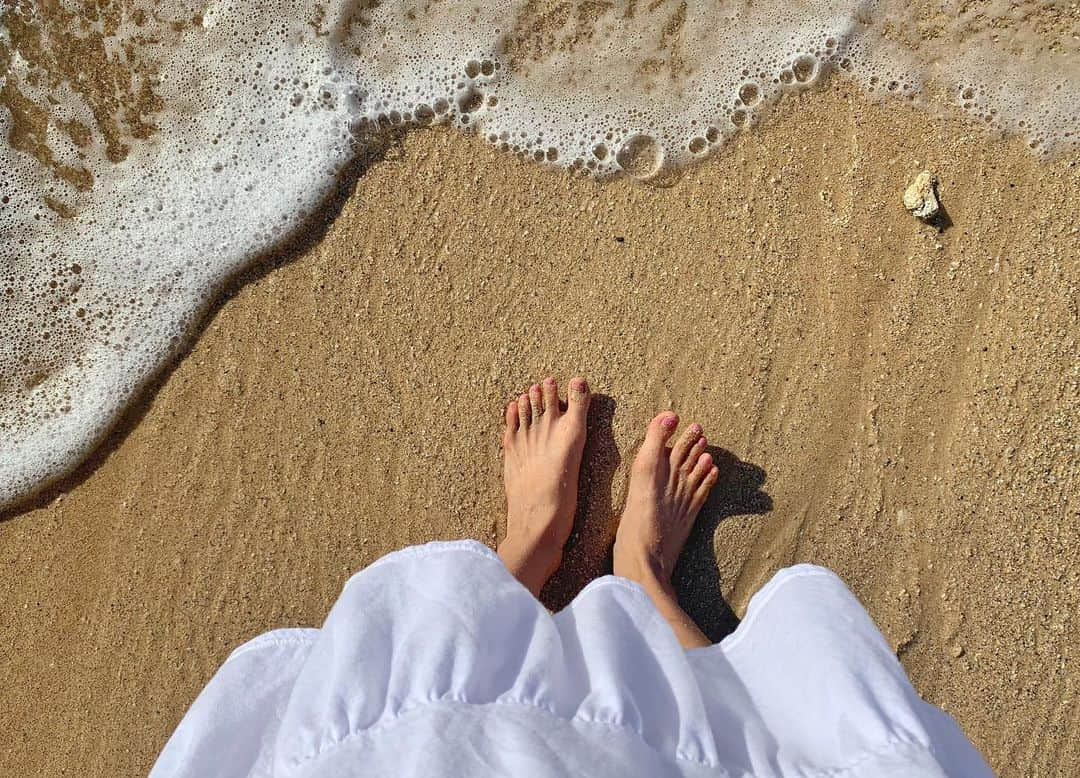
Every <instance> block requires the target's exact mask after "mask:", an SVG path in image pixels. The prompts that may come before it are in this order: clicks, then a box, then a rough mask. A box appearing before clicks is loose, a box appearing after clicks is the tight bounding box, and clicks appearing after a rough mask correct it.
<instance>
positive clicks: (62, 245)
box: [0, 0, 1080, 505]
mask: <svg viewBox="0 0 1080 778" xmlns="http://www.w3.org/2000/svg"><path fill="white" fill-rule="evenodd" d="M48 8H49V10H48V12H47V13H46V12H45V10H44V9H45V6H43V5H42V4H40V3H33V2H30V0H14V2H9V3H5V5H4V11H3V16H2V17H0V105H2V106H3V109H2V110H0V134H2V135H3V137H4V138H5V139H6V142H5V143H3V144H0V312H2V313H0V316H2V320H3V321H4V323H5V331H4V333H3V334H2V335H0V441H2V442H0V505H2V504H5V503H9V502H11V501H13V500H15V499H18V498H20V497H22V496H25V495H26V494H28V493H30V492H32V491H33V490H34V489H36V488H38V487H39V486H40V485H41V484H42V483H44V482H46V481H48V480H49V479H52V478H55V477H57V476H59V475H61V474H63V473H64V472H66V471H68V470H70V469H71V468H72V467H73V466H74V465H75V464H77V462H78V461H79V460H80V459H81V457H83V456H84V455H85V454H86V453H87V452H88V451H89V450H90V449H91V448H92V447H93V446H94V445H95V444H96V443H97V442H98V441H99V440H100V439H101V437H102V436H103V435H104V434H105V433H106V432H107V430H108V429H109V427H110V425H111V424H112V423H113V421H114V420H115V418H116V417H117V415H118V414H119V413H120V411H121V410H122V409H123V408H124V407H125V405H126V404H127V402H128V401H129V400H130V399H131V397H132V396H134V395H135V394H136V393H138V392H139V391H140V390H141V388H142V387H143V386H144V385H145V384H146V382H147V381H148V380H149V379H150V378H151V377H152V376H153V375H154V373H155V371H157V370H158V369H159V368H160V367H161V366H162V365H163V364H165V363H166V362H167V361H168V360H169V359H170V358H171V356H172V355H173V354H175V353H176V351H177V349H178V348H180V347H181V345H182V344H183V343H184V339H185V338H186V337H187V336H188V335H189V334H190V333H191V332H192V330H193V327H194V325H195V324H196V323H197V322H198V320H199V318H200V316H201V314H202V312H203V310H204V309H205V307H206V306H207V304H208V302H209V301H210V300H211V299H212V298H213V297H214V295H215V294H216V293H217V290H219V289H220V288H221V286H222V284H223V283H224V282H225V280H226V279H228V278H229V277H230V276H231V275H232V274H234V273H236V272H237V271H238V270H239V269H241V268H243V267H244V266H245V265H246V264H248V263H249V262H251V261H252V260H253V259H255V258H257V257H259V256H262V255H263V254H265V252H266V251H267V250H268V249H270V248H271V247H272V246H274V245H275V244H278V243H280V242H281V241H282V240H284V239H285V238H287V237H288V236H289V235H291V234H292V233H294V232H295V231H296V230H297V229H298V228H300V227H301V226H302V225H303V224H304V223H305V222H306V221H307V220H308V219H309V218H310V217H311V215H312V214H314V213H316V212H317V211H318V209H319V206H320V203H321V202H322V200H323V198H324V197H326V196H327V195H328V194H329V193H330V192H331V190H332V188H333V186H334V184H335V181H336V179H337V177H338V175H339V174H340V173H341V171H342V170H343V169H345V168H346V167H347V166H348V164H349V163H350V161H351V160H352V159H353V158H354V157H355V155H356V154H357V153H358V152H359V151H360V150H362V149H364V148H366V147H367V146H369V145H370V144H372V143H377V142H378V139H379V137H380V133H382V132H383V131H385V130H389V129H396V128H405V127H408V126H413V125H429V124H436V123H445V124H450V125H453V126H456V127H459V128H461V129H463V130H468V131H471V132H476V133H477V134H478V135H479V136H480V137H482V138H485V139H487V140H488V142H490V143H493V144H495V145H496V146H498V147H499V148H502V149H504V150H506V151H507V152H511V153H516V154H518V155H520V156H521V157H523V158H526V159H529V160H534V161H536V162H537V163H540V164H544V165H553V166H560V167H566V168H569V169H572V170H578V171H582V172H587V173H589V174H591V175H595V176H598V177H604V176H610V175H618V174H627V175H631V176H633V177H635V178H637V179H640V180H642V181H646V182H661V183H662V182H663V181H665V180H666V178H665V171H669V170H672V169H675V168H678V167H679V166H682V165H686V164H691V163H693V162H696V161H698V160H701V159H703V158H705V157H707V156H708V155H709V154H710V153H713V152H714V151H715V150H716V149H718V148H719V147H720V146H722V145H723V143H724V141H725V139H727V138H728V137H730V136H732V135H733V134H735V133H737V132H740V131H744V130H746V129H748V128H751V127H753V126H754V125H755V124H758V123H760V122H762V121H766V120H767V119H768V115H769V112H770V110H771V109H772V107H773V106H774V105H775V104H776V102H777V100H779V99H780V98H781V97H782V96H783V95H784V94H787V93H795V92H799V91H803V90H806V89H809V88H812V87H813V86H814V85H815V84H816V83H819V82H820V81H821V79H823V78H825V77H826V76H827V75H828V74H829V73H835V74H837V75H838V77H843V78H848V79H852V80H854V81H855V82H857V83H859V84H861V85H862V86H863V87H864V88H865V89H866V90H867V91H868V92H869V93H870V94H873V95H881V96H882V97H883V98H887V97H895V98H900V99H905V100H916V99H917V100H918V101H919V102H920V103H922V104H924V105H926V106H927V107H929V108H932V109H933V108H936V109H938V110H957V111H960V112H965V113H966V114H968V115H969V116H971V118H972V119H973V120H974V121H976V122H977V123H978V124H980V125H981V126H989V127H992V128H996V129H1001V130H1005V131H1009V132H1015V133H1017V134H1020V135H1022V136H1023V137H1025V138H1026V139H1027V141H1028V143H1029V145H1030V146H1031V148H1032V149H1033V150H1034V151H1035V152H1036V153H1039V154H1045V153H1052V152H1053V151H1055V150H1060V149H1075V148H1076V145H1077V139H1078V138H1080V128H1078V126H1077V124H1078V121H1080V119H1078V117H1080V105H1078V102H1080V90H1078V88H1077V86H1076V85H1077V84H1078V83H1080V57H1078V56H1077V54H1078V43H1077V40H1078V36H1077V35H1076V21H1075V19H1074V18H1073V17H1070V16H1069V15H1068V14H1067V13H1060V14H1057V13H1056V12H1055V9H1057V10H1061V11H1063V10H1064V6H1063V5H1061V4H1060V3H1053V2H1051V3H1049V4H1046V3H1038V2H1035V1H1034V0H1018V2H1014V3H1011V4H1009V6H1008V7H1005V6H1004V5H1002V6H1001V7H999V6H998V4H996V3H985V2H977V3H969V4H964V5H963V6H957V7H956V8H954V9H952V10H951V11H950V13H940V12H938V11H937V10H934V9H936V8H937V7H936V6H934V7H933V9H931V10H932V11H933V13H931V10H924V9H922V7H921V6H918V7H916V8H914V9H912V8H911V7H909V5H908V4H904V3H900V2H898V1H894V2H884V1H881V2H865V1H862V0H807V1H806V2H804V3H799V4H792V3H786V2H779V0H762V1H761V2H755V3H753V4H746V3H741V2H738V3H737V2H718V3H710V4H707V5H706V4H686V3H683V2H678V1H676V0H659V1H658V2H654V3H650V4H647V5H646V4H642V3H629V2H617V3H613V4H597V3H591V2H571V3H562V2H560V3H546V2H531V1H527V0H507V1H503V2H488V3H480V4H475V3H463V2H457V1H456V0H444V1H443V2H439V3H428V2H415V1H410V0H402V1H401V2H395V3H378V2H375V3H372V2H359V1H358V0H355V1H350V2H344V1H343V0H334V1H332V2H310V1H309V0H292V1H290V2H286V1H285V0H271V1H270V2H266V1H265V0H263V1H259V2H257V1H256V0H221V1H220V2H214V3H210V4H207V3H204V2H198V3H196V2H189V1H187V0H169V1H167V2H152V0H122V2H119V3H114V4H110V5H108V6H107V7H103V8H102V9H99V10H94V11H87V10H85V9H83V8H82V7H81V6H80V7H79V9H78V10H71V9H68V7H67V5H66V4H64V3H57V4H49V6H48ZM928 8H929V6H928ZM1048 9H1049V10H1048ZM1073 16H1075V15H1073Z"/></svg>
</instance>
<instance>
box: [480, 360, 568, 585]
mask: <svg viewBox="0 0 1080 778" xmlns="http://www.w3.org/2000/svg"><path fill="white" fill-rule="evenodd" d="M588 410H589V387H588V384H586V383H585V379H584V378H574V379H572V380H571V381H570V391H569V392H568V396H567V401H566V406H565V408H564V407H563V405H562V404H561V403H560V401H559V388H558V386H557V384H556V382H555V379H554V378H546V379H544V382H543V384H533V385H532V387H530V389H529V392H528V394H523V395H521V396H520V397H519V398H518V399H517V400H516V401H515V402H511V403H510V404H509V405H508V406H507V407H506V432H505V434H504V436H503V451H504V462H503V480H504V482H505V485H506V508H507V511H506V538H505V539H504V540H503V542H502V543H500V544H499V557H500V558H501V559H502V561H503V563H504V564H505V565H506V567H507V569H508V570H509V571H510V572H511V573H512V574H513V575H514V577H515V578H517V579H518V580H519V581H521V583H522V584H523V585H524V586H525V587H526V588H527V589H528V590H529V591H531V592H532V593H533V594H534V595H539V593H540V589H541V588H542V587H543V586H544V584H545V583H546V582H547V580H548V578H550V577H551V575H552V574H553V573H554V572H555V571H556V570H557V569H558V567H559V564H560V562H561V561H562V549H563V545H565V543H566V540H567V538H568V537H570V530H571V529H572V528H573V526H574V513H575V512H576V511H577V494H578V472H579V471H580V470H581V452H582V450H583V449H584V447H585V418H586V416H587V412H588Z"/></svg>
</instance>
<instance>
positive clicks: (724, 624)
mask: <svg viewBox="0 0 1080 778" xmlns="http://www.w3.org/2000/svg"><path fill="white" fill-rule="evenodd" d="M706 450H707V451H708V452H709V453H710V454H712V457H713V460H714V461H715V462H716V465H717V467H719V468H720V480H719V481H718V482H717V484H716V486H715V487H713V490H712V494H710V495H709V499H708V501H707V502H706V503H705V507H704V508H702V510H701V514H700V515H699V516H698V520H697V523H696V524H695V525H694V529H693V531H692V532H691V533H690V538H689V540H687V542H686V548H685V549H684V550H683V553H682V556H681V557H679V563H678V565H676V567H675V571H674V575H673V576H672V583H673V584H674V585H675V591H676V593H677V594H678V597H679V604H680V605H682V607H683V610H685V611H686V613H687V615H688V616H690V618H692V619H693V620H694V623H696V624H697V625H698V627H699V628H700V629H701V631H702V632H704V633H705V636H706V637H707V638H709V640H711V641H712V642H713V643H717V642H719V641H721V640H723V639H724V637H725V636H727V635H729V634H731V633H732V632H734V631H735V628H736V627H738V626H739V618H738V617H737V616H736V615H735V612H734V611H733V610H732V609H731V606H730V605H728V603H727V601H726V600H725V599H724V593H723V589H722V587H721V581H720V570H719V565H718V564H717V562H716V547H715V545H714V542H713V537H714V535H715V534H716V528H717V527H718V526H719V525H720V522H722V521H723V520H724V519H726V518H728V517H730V516H746V515H749V514H762V513H768V512H769V511H771V510H772V499H771V498H770V497H769V495H767V494H766V493H765V492H764V491H762V490H761V487H762V485H764V483H765V471H764V470H762V469H761V468H760V467H758V466H757V465H753V464H751V463H749V462H743V461H742V460H740V459H739V458H738V457H736V456H735V455H734V454H732V453H731V452H730V451H727V450H725V449H722V448H718V447H716V446H709V447H708V448H707V449H706Z"/></svg>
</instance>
